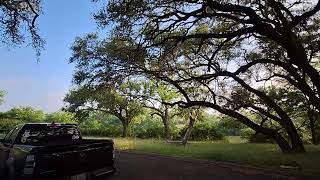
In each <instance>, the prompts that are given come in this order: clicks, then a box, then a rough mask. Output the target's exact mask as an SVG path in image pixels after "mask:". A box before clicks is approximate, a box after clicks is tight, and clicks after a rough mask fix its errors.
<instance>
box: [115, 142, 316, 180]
mask: <svg viewBox="0 0 320 180" xmlns="http://www.w3.org/2000/svg"><path fill="white" fill-rule="evenodd" d="M114 140H115V144H116V148H117V149H119V150H130V151H137V152H142V153H156V154H162V155H169V156H174V157H182V158H190V159H203V160H210V161H220V162H232V163H238V164H245V165H254V166H260V167H271V168H277V169H278V168H279V167H280V165H289V166H295V167H299V168H300V170H301V171H302V172H303V173H304V174H310V175H320V166H319V164H320V146H314V145H306V149H307V151H308V152H307V153H305V154H283V153H282V152H281V151H280V149H279V148H278V146H277V145H275V144H254V143H236V144H232V143H227V142H226V141H217V142H191V143H190V144H188V145H187V146H185V147H184V146H181V145H177V144H170V143H166V142H164V141H159V140H141V139H128V138H126V139H123V138H116V139H114ZM300 170H299V171H300Z"/></svg>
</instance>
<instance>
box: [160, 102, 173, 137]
mask: <svg viewBox="0 0 320 180" xmlns="http://www.w3.org/2000/svg"><path fill="white" fill-rule="evenodd" d="M161 118H162V122H163V131H164V138H165V139H166V140H167V141H168V140H170V139H171V135H170V124H169V119H170V115H169V108H167V107H166V109H165V111H164V113H163V115H162V116H161Z"/></svg>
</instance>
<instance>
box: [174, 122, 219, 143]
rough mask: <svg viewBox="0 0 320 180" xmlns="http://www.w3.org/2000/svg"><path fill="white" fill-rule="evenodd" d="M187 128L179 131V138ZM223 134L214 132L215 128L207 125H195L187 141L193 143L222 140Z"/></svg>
mask: <svg viewBox="0 0 320 180" xmlns="http://www.w3.org/2000/svg"><path fill="white" fill-rule="evenodd" d="M186 131H187V127H184V128H183V129H181V131H180V136H181V137H183V136H184V134H185V132H186ZM223 137H224V136H223V134H222V133H220V132H219V131H217V130H216V128H215V127H214V126H213V125H211V124H209V123H199V124H196V125H195V126H194V128H193V130H192V134H191V137H190V139H189V140H194V141H211V140H221V139H223Z"/></svg>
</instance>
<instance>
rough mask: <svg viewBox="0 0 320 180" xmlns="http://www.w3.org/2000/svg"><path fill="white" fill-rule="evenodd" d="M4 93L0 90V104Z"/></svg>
mask: <svg viewBox="0 0 320 180" xmlns="http://www.w3.org/2000/svg"><path fill="white" fill-rule="evenodd" d="M4 95H5V93H4V91H1V90H0V104H2V103H3V102H4V99H3V97H4Z"/></svg>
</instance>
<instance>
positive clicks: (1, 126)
mask: <svg viewBox="0 0 320 180" xmlns="http://www.w3.org/2000/svg"><path fill="white" fill-rule="evenodd" d="M22 123H23V121H21V120H17V119H0V134H5V133H7V132H8V131H10V130H11V129H12V128H14V127H15V126H16V125H19V124H22Z"/></svg>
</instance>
